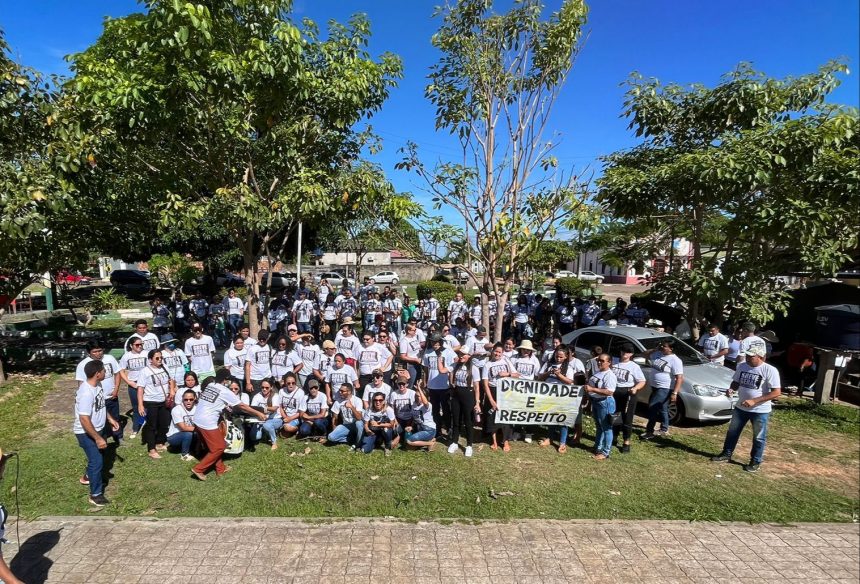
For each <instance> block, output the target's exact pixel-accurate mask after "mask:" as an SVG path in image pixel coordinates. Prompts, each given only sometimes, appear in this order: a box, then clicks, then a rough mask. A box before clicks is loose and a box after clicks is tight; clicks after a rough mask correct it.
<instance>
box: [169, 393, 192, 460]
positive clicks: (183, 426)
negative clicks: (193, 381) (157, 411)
mask: <svg viewBox="0 0 860 584" xmlns="http://www.w3.org/2000/svg"><path fill="white" fill-rule="evenodd" d="M196 410H197V393H196V392H195V391H194V390H193V389H186V390H185V391H184V392H183V393H182V402H181V403H178V404H176V405H175V406H173V409H172V410H170V418H171V419H170V429H169V430H168V431H167V444H168V445H169V446H172V447H174V448H176V447H177V446H178V447H179V455H180V458H182V460H185V461H188V460H194V457H193V456H191V442H192V440H193V439H194V412H195V411H196Z"/></svg>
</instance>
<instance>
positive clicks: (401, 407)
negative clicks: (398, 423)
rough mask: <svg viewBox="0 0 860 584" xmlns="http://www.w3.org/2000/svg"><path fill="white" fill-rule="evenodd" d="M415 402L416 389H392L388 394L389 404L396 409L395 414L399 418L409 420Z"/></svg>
mask: <svg viewBox="0 0 860 584" xmlns="http://www.w3.org/2000/svg"><path fill="white" fill-rule="evenodd" d="M414 403H415V390H413V389H407V390H406V391H405V392H403V393H400V391H392V392H391V393H390V394H388V405H390V406H391V407H392V408H393V409H394V415H395V416H397V419H398V420H405V421H409V420H411V419H412V404H414Z"/></svg>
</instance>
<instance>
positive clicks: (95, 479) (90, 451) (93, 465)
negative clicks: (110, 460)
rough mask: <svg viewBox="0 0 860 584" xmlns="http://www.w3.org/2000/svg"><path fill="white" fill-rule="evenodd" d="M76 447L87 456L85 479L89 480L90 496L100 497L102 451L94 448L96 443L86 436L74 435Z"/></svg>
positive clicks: (102, 488)
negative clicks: (81, 449) (82, 450)
mask: <svg viewBox="0 0 860 584" xmlns="http://www.w3.org/2000/svg"><path fill="white" fill-rule="evenodd" d="M75 438H77V439H78V445H79V446H80V447H81V448H83V449H84V454H86V455H87V477H88V478H89V479H90V495H91V496H93V497H95V496H96V495H101V494H102V491H103V490H104V487H103V485H102V468H103V467H104V460H103V458H102V451H101V450H99V447H98V446H96V441H95V440H93V439H92V438H90V437H89V436H88V435H86V434H75Z"/></svg>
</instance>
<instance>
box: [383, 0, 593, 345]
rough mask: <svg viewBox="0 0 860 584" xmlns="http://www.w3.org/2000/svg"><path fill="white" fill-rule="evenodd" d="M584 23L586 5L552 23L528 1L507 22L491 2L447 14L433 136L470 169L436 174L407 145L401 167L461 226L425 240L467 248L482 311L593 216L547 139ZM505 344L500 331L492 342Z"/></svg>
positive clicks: (470, 1) (580, 186)
mask: <svg viewBox="0 0 860 584" xmlns="http://www.w3.org/2000/svg"><path fill="white" fill-rule="evenodd" d="M587 11H588V10H587V7H586V5H585V2H584V1H582V0H566V1H565V2H563V3H562V6H561V8H560V9H559V10H558V11H557V12H555V13H553V14H552V15H550V16H549V18H546V19H544V18H543V17H542V16H543V5H542V4H541V3H540V1H539V0H523V1H522V2H519V3H517V4H516V5H515V6H514V7H513V8H512V9H511V10H510V11H509V12H507V13H505V14H496V13H494V12H493V8H492V2H490V1H488V0H459V1H458V2H457V3H456V4H454V5H448V6H445V7H444V8H442V9H440V11H439V14H441V16H442V25H441V27H440V28H439V31H438V32H437V33H436V34H435V35H434V36H433V46H434V47H436V48H437V49H438V50H439V51H440V52H441V53H442V56H441V58H440V60H439V62H438V63H437V64H436V65H434V66H433V67H432V69H431V72H430V84H429V85H428V86H427V89H426V96H427V98H428V99H429V100H430V101H431V102H432V103H433V104H434V105H435V106H436V127H437V128H438V129H444V130H447V131H449V132H450V133H452V134H453V135H455V136H456V137H457V138H458V139H459V141H460V144H461V146H462V151H463V154H462V158H461V159H460V160H459V161H458V162H454V161H440V162H439V163H437V164H435V165H431V166H428V165H426V164H425V163H424V162H422V160H421V158H420V157H419V153H418V147H417V146H416V145H415V144H410V145H408V146H407V147H406V148H405V150H404V156H405V158H404V160H403V161H402V162H401V163H400V165H399V167H400V168H405V169H409V170H412V171H414V172H416V173H417V174H418V175H419V176H420V177H421V179H423V186H424V187H425V189H426V190H427V191H428V192H429V193H430V194H431V195H432V197H433V200H434V203H435V206H436V208H437V209H438V208H441V207H443V206H444V207H447V208H450V209H455V210H456V211H457V212H458V213H459V214H460V216H461V217H462V220H463V223H464V224H465V229H464V230H461V229H451V227H450V226H445V225H441V224H438V223H437V224H436V225H435V226H434V228H433V229H428V230H427V231H428V235H426V236H425V239H426V240H427V241H428V242H431V244H432V242H433V241H434V240H435V242H436V243H437V244H438V243H442V244H444V248H445V249H447V250H449V251H454V252H455V253H459V252H458V251H457V249H456V248H457V245H458V244H459V243H462V242H464V241H465V242H468V245H469V249H468V250H466V251H467V253H466V255H467V257H471V258H473V259H475V260H477V261H478V262H479V263H480V264H482V265H483V267H484V272H483V273H482V274H475V273H474V271H473V269H472V266H471V265H466V264H464V265H463V269H464V270H466V271H467V272H469V274H470V275H471V276H472V277H473V278H474V279H475V281H482V282H483V294H482V296H483V303H484V305H485V306H486V303H487V301H488V299H489V295H492V296H494V297H496V298H497V299H498V301H499V303H500V305H504V303H505V302H506V301H507V298H508V295H509V291H510V289H511V286H512V284H513V282H514V277H515V274H516V273H517V271H518V270H519V269H520V268H521V267H522V266H523V265H524V263H525V262H526V261H527V260H528V258H529V256H530V255H531V254H532V253H533V252H534V251H535V249H536V248H537V246H538V244H539V243H540V242H541V241H543V240H544V239H547V238H551V237H552V236H553V234H554V233H555V232H556V230H557V229H558V228H559V227H572V226H574V225H575V224H576V223H577V221H578V220H580V219H582V218H583V217H584V216H587V215H588V214H589V211H588V207H587V205H586V204H585V202H584V200H585V193H584V191H585V185H584V182H583V181H582V180H581V179H580V178H579V177H577V176H576V175H574V174H573V173H572V172H570V171H567V172H565V171H563V170H561V169H559V168H558V161H557V159H556V158H555V157H554V156H553V154H552V152H553V150H554V148H555V147H556V146H557V142H553V141H549V140H545V139H544V136H543V134H544V131H545V129H546V127H547V125H548V124H549V122H550V114H551V112H552V107H553V105H554V104H555V102H556V100H557V99H558V96H559V92H560V91H561V88H562V87H563V85H564V83H565V81H566V80H567V76H568V74H569V73H570V71H571V68H572V66H573V61H574V59H575V57H576V55H577V53H578V52H579V49H580V46H581V45H580V42H581V39H582V29H583V27H584V25H585V22H586V15H587ZM499 273H502V274H504V275H503V278H502V279H501V280H498V279H497V278H496V277H495V276H496V275H497V274H499ZM483 313H484V315H485V317H484V318H485V322H484V325H487V324H488V323H487V321H486V319H487V316H486V315H488V311H487V310H484V311H483ZM501 336H502V319H498V320H497V326H496V330H495V331H494V337H495V338H496V339H500V338H501Z"/></svg>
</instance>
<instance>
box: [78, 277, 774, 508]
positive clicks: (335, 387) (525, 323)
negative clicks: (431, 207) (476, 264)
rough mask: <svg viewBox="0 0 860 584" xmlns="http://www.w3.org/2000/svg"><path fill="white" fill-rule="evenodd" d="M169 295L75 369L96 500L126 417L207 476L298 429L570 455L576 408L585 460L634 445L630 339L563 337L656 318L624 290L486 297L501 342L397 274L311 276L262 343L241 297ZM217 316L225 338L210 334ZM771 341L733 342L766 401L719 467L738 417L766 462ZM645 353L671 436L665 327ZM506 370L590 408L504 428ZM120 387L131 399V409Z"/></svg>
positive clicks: (272, 318)
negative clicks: (356, 278) (611, 302)
mask: <svg viewBox="0 0 860 584" xmlns="http://www.w3.org/2000/svg"><path fill="white" fill-rule="evenodd" d="M169 304H170V305H172V308H171V307H170V306H169ZM176 306H177V304H176V303H175V302H174V303H164V302H162V301H160V300H156V301H154V302H153V328H154V329H155V331H150V329H149V326H148V323H147V321H146V320H139V321H137V322H136V323H135V332H134V334H132V335H131V337H129V339H128V340H127V342H126V343H125V346H124V347H123V349H124V353H123V355H122V356H121V358H120V359H119V360H117V359H115V358H114V357H112V356H111V355H110V354H107V353H106V352H105V349H106V347H104V346H103V344H102V343H101V342H100V341H98V340H93V341H90V342H89V344H88V346H87V356H86V358H84V359H83V360H82V361H81V362H80V364H79V365H78V368H77V372H76V379H77V380H78V381H80V387H79V390H78V393H77V396H76V403H75V413H76V416H75V425H74V432H75V435H76V437H77V439H78V442H79V444H80V446H81V448H82V449H83V450H84V451H85V453H86V456H87V461H88V464H87V469H86V472H85V474H84V475H83V476H82V477H81V479H80V481H81V483H83V484H87V485H89V487H90V502H91V503H92V504H94V505H104V504H106V503H107V500H106V499H105V497H104V492H103V483H102V480H101V474H102V467H101V464H102V463H101V454H100V452H101V451H103V450H104V449H105V448H106V446H107V442H106V439H108V438H110V439H111V440H112V442H113V443H114V444H116V445H119V444H120V443H121V442H122V441H123V439H124V435H125V433H124V429H123V427H122V425H121V422H123V420H124V419H128V420H129V421H130V424H131V432H130V433H128V434H127V436H128V439H130V440H135V439H137V438H138V436H140V440H141V441H142V443H143V444H145V446H146V449H147V453H148V456H149V457H150V458H152V459H156V460H157V459H160V458H161V457H162V456H163V455H165V453H166V451H168V450H169V449H170V450H174V451H175V452H176V453H177V454H178V455H179V456H180V457H182V459H183V460H187V461H194V462H196V464H195V465H194V466H193V468H192V476H193V477H195V478H196V479H198V480H206V479H207V477H208V473H209V472H210V471H213V470H214V472H215V473H216V474H218V475H221V474H223V473H225V472H228V471H229V470H230V467H229V466H228V465H227V464H225V462H224V455H225V452H226V453H227V454H233V455H236V454H239V453H240V452H243V451H253V450H255V449H256V448H257V447H258V446H259V445H260V444H261V443H264V444H268V445H269V446H270V448H271V449H273V450H274V449H277V448H278V447H279V443H280V441H282V440H284V439H288V438H295V439H315V440H320V441H322V442H325V443H327V444H331V445H344V446H345V447H346V448H348V449H349V450H350V451H361V452H364V453H368V454H369V453H371V452H373V451H374V450H376V449H380V450H382V452H383V453H384V455H385V456H389V455H391V453H392V451H393V450H394V449H397V448H398V447H400V448H404V449H432V448H433V447H434V446H435V444H436V443H437V442H445V443H447V445H448V446H447V449H448V452H449V453H451V454H455V453H457V452H459V451H460V450H461V448H462V449H463V452H464V455H465V456H466V457H472V456H473V455H474V452H475V451H474V443H475V441H476V440H478V439H479V435H478V430H480V431H481V432H482V433H483V435H484V438H485V440H486V441H487V442H488V443H489V444H490V448H491V449H493V450H497V449H501V450H502V451H504V452H508V451H510V450H511V444H512V442H514V441H515V440H517V439H521V440H524V441H525V442H531V441H532V439H533V436H532V430H533V429H535V428H537V429H538V431H539V433H540V434H541V435H542V440H541V441H540V443H541V445H543V446H549V445H551V444H552V442H553V440H557V443H558V452H560V453H564V452H565V451H566V449H567V446H568V443H569V438H571V441H572V443H573V444H577V443H579V442H580V440H581V437H582V415H583V413H582V412H583V411H590V414H591V416H592V417H593V418H594V423H595V443H594V453H593V457H594V459H595V460H598V461H601V460H606V459H607V458H609V457H610V455H611V453H612V450H613V447H614V446H615V447H617V448H618V449H619V450H620V452H622V453H627V452H629V451H630V439H631V435H632V422H633V415H634V413H635V409H636V402H637V399H636V394H637V392H638V391H640V390H641V389H642V388H643V387H644V386H645V384H646V383H647V382H648V381H647V380H646V377H645V375H644V374H643V371H642V369H641V368H640V367H639V365H638V364H637V363H636V362H634V360H633V356H634V354H635V353H636V350H635V348H634V347H633V345H627V346H623V347H621V350H620V357H616V358H615V359H613V358H611V357H610V356H609V355H608V354H606V353H605V352H603V350H602V349H601V348H600V347H594V350H593V351H592V358H591V359H589V360H587V361H583V360H580V359H579V358H577V357H576V355H575V354H574V352H573V351H572V349H571V348H570V347H567V346H565V345H564V344H563V343H562V335H563V334H564V333H565V332H566V331H567V330H573V329H574V328H577V327H584V326H591V325H595V324H601V323H602V322H605V321H606V320H608V319H613V318H614V319H621V320H625V321H627V320H632V321H633V322H631V323H630V324H634V323H636V324H642V323H641V322H640V321H641V320H642V319H646V318H647V313H646V312H644V311H642V310H640V309H639V308H638V307H637V306H636V305H635V304H634V305H632V306H627V304H626V303H625V302H623V301H620V302H618V303H616V306H615V307H613V308H612V309H609V310H607V309H604V308H602V307H600V306H599V305H598V304H597V303H596V299H595V298H594V297H591V298H588V299H570V298H561V299H559V301H558V302H556V303H554V304H553V303H550V302H549V301H548V299H546V298H541V296H540V295H536V294H532V293H530V292H528V291H525V293H523V294H521V295H520V296H519V297H518V298H517V299H516V300H515V302H514V303H512V304H510V305H508V306H505V307H503V308H502V310H501V311H498V310H497V307H494V306H493V305H490V307H488V310H489V311H490V314H489V315H488V316H489V321H490V324H491V326H494V325H495V319H496V318H497V317H498V316H499V315H501V317H502V318H503V319H504V322H503V330H504V331H505V333H506V334H505V340H504V341H502V342H492V340H491V339H490V337H489V336H488V334H487V330H486V329H485V327H483V326H482V325H480V324H478V323H479V322H480V321H481V312H480V311H481V305H480V303H478V302H476V303H475V304H472V305H470V304H469V303H467V302H466V301H465V300H464V297H463V294H462V293H460V292H458V293H457V294H456V296H455V297H454V299H452V300H451V301H450V302H449V303H448V305H447V307H443V306H441V305H440V303H439V301H438V300H436V299H435V298H434V297H433V295H432V294H429V295H428V297H427V298H422V299H420V300H418V301H417V302H414V303H413V302H411V301H410V299H409V297H408V296H407V295H406V294H401V293H400V291H398V290H394V289H391V288H390V287H388V286H386V287H385V288H384V289H383V290H378V289H377V288H376V287H375V286H372V285H370V284H369V283H366V284H365V285H364V286H362V287H361V288H360V289H359V290H358V291H353V290H352V289H351V288H349V287H348V286H347V285H346V283H345V282H344V286H343V287H342V288H341V289H339V290H337V291H335V290H333V289H331V287H329V286H328V284H327V282H326V281H325V280H323V281H322V282H321V283H320V286H319V287H318V288H317V289H316V290H313V291H312V290H309V289H307V288H306V287H305V286H304V282H301V283H300V285H299V286H296V287H294V288H292V289H287V290H286V291H285V292H284V293H283V294H282V295H281V296H279V297H278V298H275V299H273V300H271V301H270V302H268V303H267V314H266V315H265V316H266V317H267V320H268V327H267V328H262V329H260V330H259V332H258V334H257V335H256V337H255V338H252V337H251V336H250V328H249V327H248V325H247V324H246V323H245V317H246V311H247V306H246V305H245V304H244V302H243V301H242V299H240V298H239V297H238V296H237V295H236V293H235V291H233V290H231V291H229V292H228V295H227V296H226V298H224V300H223V301H221V302H217V301H213V302H209V301H207V300H206V299H203V297H202V295H200V294H197V295H195V297H194V298H192V299H190V300H189V301H187V303H185V302H181V309H177V308H176ZM165 313H166V314H165ZM213 315H214V317H215V318H214V319H213V318H212V317H213ZM222 320H223V325H224V331H225V332H224V334H226V335H228V336H227V339H229V343H227V344H225V343H224V342H223V341H222V340H221V339H220V338H219V337H218V334H217V332H218V331H219V330H220V325H219V323H222ZM156 333H157V334H156ZM712 333H714V334H716V335H720V333H719V332H718V330H717V331H716V332H715V331H712ZM714 334H710V333H709V336H708V337H707V338H706V337H704V336H703V342H702V349H703V351H704V353H705V354H706V355H708V356H709V357H711V356H713V357H714V358H715V359H719V358H723V359H724V358H725V357H726V356H727V352H728V346H727V345H728V341H727V339H724V338H714ZM720 336H721V335H720ZM709 339H710V340H709ZM756 339H758V340H756ZM759 341H760V342H761V346H762V349H761V351H759V345H758V342H759ZM764 344H765V342H764V341H763V340H761V339H759V338H758V337H755V338H754V339H753V340H752V341H750V340H746V341H742V342H741V347H740V348H739V350H738V353H739V354H742V355H746V356H747V357H746V358H747V360H748V361H749V363H745V364H741V365H738V371H737V372H736V374H735V382H734V383H733V384H732V387H733V389H738V390H739V391H740V393H741V397H742V398H744V399H743V400H742V406H739V407H745V406H746V405H749V404H748V402H750V400H752V401H755V402H756V403H755V404H752V405H750V407H749V408H746V409H748V410H749V412H750V415H745V416H742V417H739V419H738V421H737V423H735V421H734V419H733V421H732V424H731V426H730V429H729V435H728V436H727V440H726V445H725V448H724V452H722V453H721V454H720V455H719V456H717V457H715V460H716V461H721V460H723V459H726V457H728V458H731V455H732V451H733V449H734V446H735V444H736V442H737V436H738V435H739V433H740V431H741V430H742V429H743V424H745V423H746V422H752V423H753V425H754V429H755V432H756V440H757V447H755V448H754V451H753V456H752V461H751V464H750V465H749V466H751V467H752V466H753V465H755V469H757V465H758V464H759V463H760V462H761V452H762V451H763V448H764V436H763V434H764V432H765V431H766V416H765V417H764V430H762V419H763V418H762V416H756V415H753V414H755V413H757V412H761V411H763V409H767V410H768V411H769V408H770V405H769V400H770V399H773V397H776V396H777V395H778V391H779V390H778V388H779V378H778V374H777V375H776V377H774V374H773V372H772V371H770V369H773V368H770V369H768V368H769V367H770V366H769V365H767V364H765V363H764V362H763V357H764V348H763V347H764ZM219 347H220V348H223V349H224V350H223V353H221V354H220V355H219V351H218V349H219ZM759 352H761V354H762V359H761V361H760V362H759V363H756V361H755V359H756V355H758V353H759ZM647 356H648V357H649V358H650V362H651V366H652V369H653V373H652V378H651V380H650V383H651V388H652V398H651V400H650V401H649V420H648V425H647V426H646V431H645V434H643V435H642V436H641V438H642V439H645V440H649V439H651V438H653V437H654V436H655V435H659V434H661V433H662V434H666V433H667V431H668V413H667V408H666V405H667V403H668V402H670V401H674V400H675V399H677V395H678V392H679V390H680V385H681V380H682V379H683V366H682V364H681V361H680V360H679V359H678V358H677V357H676V356H674V355H673V342H672V340H671V339H668V338H667V340H666V341H665V342H664V343H662V344H661V345H660V346H659V347H658V348H656V349H655V350H654V351H653V352H652V353H650V354H649V355H647ZM505 378H513V379H526V380H540V381H548V382H553V383H561V384H570V385H579V386H582V388H583V392H584V399H583V401H582V408H581V410H580V414H579V416H577V418H576V420H575V421H574V422H573V423H572V424H570V425H569V426H568V425H565V426H561V427H557V428H540V427H536V426H516V425H511V424H506V423H498V422H497V421H496V415H495V414H496V411H497V410H498V409H499V405H498V401H497V399H498V394H497V388H498V385H499V381H500V380H502V379H505ZM121 385H125V386H126V387H127V392H128V399H129V404H128V405H129V409H128V412H127V417H125V418H124V417H123V416H121V410H122V409H121V407H120V388H121ZM766 389H767V390H768V391H765V390H766ZM774 389H775V391H776V393H774ZM654 396H658V397H657V399H655V398H654ZM655 404H657V405H655ZM745 411H746V410H745ZM658 422H659V423H660V430H659V431H658V430H657V429H656V425H657V423H658ZM571 434H572V435H571ZM619 438H620V439H621V443H620V444H619V443H618V441H619ZM461 441H462V442H463V443H464V444H461ZM756 448H758V449H756Z"/></svg>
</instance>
